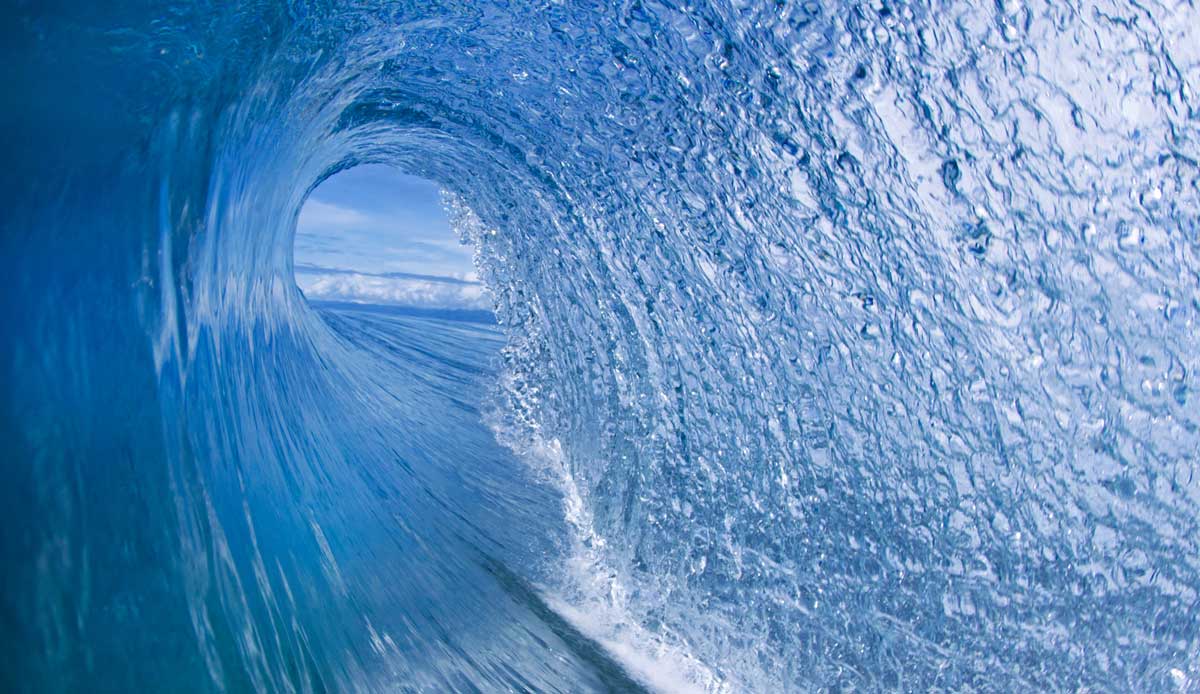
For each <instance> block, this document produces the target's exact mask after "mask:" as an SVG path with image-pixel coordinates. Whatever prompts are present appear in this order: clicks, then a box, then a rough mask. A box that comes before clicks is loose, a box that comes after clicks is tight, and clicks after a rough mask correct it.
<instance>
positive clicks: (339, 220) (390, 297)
mask: <svg viewBox="0 0 1200 694" xmlns="http://www.w3.org/2000/svg"><path fill="white" fill-rule="evenodd" d="M294 252H295V255H294V261H295V263H294V264H295V267H296V283H297V284H298V285H299V286H300V288H301V289H302V290H304V293H305V295H306V296H307V297H308V298H310V299H318V300H320V299H325V300H338V301H359V302H366V303H384V304H399V305H406V306H415V307H419V308H439V309H447V308H449V309H454V308H464V309H480V308H489V304H488V302H487V299H486V297H485V296H484V295H483V287H482V286H481V285H480V284H479V283H478V278H477V276H476V274H475V267H474V265H473V263H472V252H473V251H472V249H471V248H470V247H469V246H464V245H462V244H461V243H459V241H458V238H457V236H456V235H455V234H454V232H453V231H452V230H451V229H450V222H449V220H448V219H447V216H446V213H445V210H444V209H443V208H442V202H441V192H440V190H439V188H438V186H437V184H436V183H433V182H431V181H428V180H425V179H423V178H417V177H415V176H409V175H407V174H404V173H401V172H400V171H399V170H397V169H394V168H392V167H389V166H381V165H364V166H357V167H355V168H353V169H349V170H347V171H343V172H341V173H339V174H336V175H334V176H332V177H330V178H329V179H327V180H326V181H325V182H324V183H322V184H321V185H320V186H318V187H317V189H316V190H314V191H313V192H312V194H311V195H310V196H309V198H308V200H307V201H306V202H305V204H304V207H303V208H302V209H301V211H300V219H299V221H298V222H297V225H296V244H295V251H294ZM414 275H415V276H414Z"/></svg>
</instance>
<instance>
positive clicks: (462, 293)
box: [296, 273, 491, 310]
mask: <svg viewBox="0 0 1200 694" xmlns="http://www.w3.org/2000/svg"><path fill="white" fill-rule="evenodd" d="M296 283H297V284H298V285H300V289H302V290H304V295H305V296H307V297H308V298H310V299H319V300H326V301H360V302H367V303H382V304H398V305H402V306H413V307H417V308H440V309H484V310H487V309H490V308H491V302H490V301H488V298H487V296H486V295H485V294H484V289H483V285H480V284H461V283H451V282H439V281H437V280H424V279H408V278H391V277H377V276H373V275H360V274H355V273H337V274H309V273H298V274H297V275H296Z"/></svg>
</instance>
